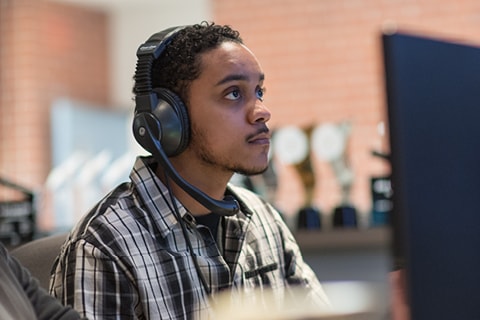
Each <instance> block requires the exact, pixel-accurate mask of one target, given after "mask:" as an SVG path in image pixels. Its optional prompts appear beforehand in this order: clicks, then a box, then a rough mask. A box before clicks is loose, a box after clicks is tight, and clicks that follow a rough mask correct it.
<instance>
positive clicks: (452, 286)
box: [382, 32, 480, 320]
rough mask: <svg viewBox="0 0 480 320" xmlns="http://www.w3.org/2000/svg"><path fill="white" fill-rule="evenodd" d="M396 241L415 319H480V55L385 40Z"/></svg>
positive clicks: (409, 37) (475, 50)
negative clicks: (403, 266) (402, 261)
mask: <svg viewBox="0 0 480 320" xmlns="http://www.w3.org/2000/svg"><path fill="white" fill-rule="evenodd" d="M382 41H383V50H384V52H383V54H384V66H385V84H386V93H387V114H388V123H389V136H390V144H391V160H392V186H393V217H392V218H393V219H392V223H393V235H394V237H393V244H394V253H395V258H399V257H400V258H402V259H404V261H405V268H406V276H407V297H408V301H409V304H410V309H411V317H412V319H413V320H416V319H421V320H423V319H435V320H441V319H448V320H451V319H462V320H466V319H480V48H479V47H475V46H473V45H467V44H465V43H460V42H455V41H451V40H450V41H445V40H441V39H438V38H433V37H427V36H420V35H414V34H411V33H406V32H405V33H402V32H395V33H390V34H383V35H382Z"/></svg>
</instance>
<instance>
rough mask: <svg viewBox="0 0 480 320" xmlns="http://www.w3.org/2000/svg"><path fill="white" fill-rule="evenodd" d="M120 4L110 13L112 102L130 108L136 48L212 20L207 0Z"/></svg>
mask: <svg viewBox="0 0 480 320" xmlns="http://www.w3.org/2000/svg"><path fill="white" fill-rule="evenodd" d="M130 3H131V4H130V5H128V4H123V5H119V6H115V7H113V8H111V9H110V10H109V15H110V34H111V44H110V48H111V52H112V55H111V60H110V61H111V65H110V68H111V69H110V70H111V71H110V74H111V79H112V88H111V92H112V101H113V103H114V105H115V106H118V107H121V108H133V102H132V100H131V99H132V85H133V80H132V77H133V74H134V72H135V65H136V62H137V58H136V55H135V54H136V50H137V48H138V46H139V45H140V44H141V43H143V42H144V41H145V40H147V39H148V37H150V36H151V35H152V34H154V33H156V32H159V31H161V30H163V29H165V28H168V27H171V26H175V25H184V24H192V23H198V22H201V21H202V20H211V19H212V12H211V7H210V1H209V0H182V1H177V0H161V1H159V0H157V1H155V2H146V3H142V4H135V3H136V1H132V2H130Z"/></svg>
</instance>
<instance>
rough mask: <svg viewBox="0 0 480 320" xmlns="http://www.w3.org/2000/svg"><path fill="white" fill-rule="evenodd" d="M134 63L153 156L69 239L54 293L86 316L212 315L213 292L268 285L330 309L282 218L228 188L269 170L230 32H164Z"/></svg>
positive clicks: (244, 57)
mask: <svg viewBox="0 0 480 320" xmlns="http://www.w3.org/2000/svg"><path fill="white" fill-rule="evenodd" d="M137 55H138V57H139V60H138V63H137V70H136V74H135V87H134V93H135V96H136V97H135V99H136V110H135V113H136V116H135V120H134V126H133V127H134V134H135V137H136V139H137V141H138V142H139V143H140V144H141V145H142V146H143V147H145V148H146V149H147V150H148V151H150V152H151V153H152V154H153V157H139V158H138V159H137V161H136V163H135V165H134V168H133V169H132V172H131V174H130V179H131V181H130V182H129V183H125V184H122V185H120V186H118V187H117V188H116V189H114V190H113V191H112V192H111V193H110V194H109V195H107V196H106V197H105V198H104V199H103V200H101V201H100V202H99V203H98V205H97V206H95V207H94V208H93V210H92V211H91V212H90V213H89V214H87V215H86V216H85V217H84V218H83V219H82V220H81V221H80V222H79V223H78V225H77V226H76V228H75V229H74V230H73V231H72V233H71V235H70V237H69V239H67V242H66V244H65V246H64V247H63V249H62V252H61V254H60V256H59V258H58V259H57V262H56V270H55V273H54V276H53V278H52V283H51V286H50V290H51V292H52V294H54V295H55V296H56V297H58V298H59V299H60V300H61V301H62V302H63V303H65V304H71V305H73V306H74V308H75V309H76V310H77V311H79V312H80V314H81V315H82V316H86V317H88V318H89V319H202V318H209V317H212V316H213V311H212V304H213V303H214V301H215V298H216V297H218V296H219V295H220V293H222V294H223V295H224V294H230V295H231V297H232V299H233V301H235V299H239V300H240V299H245V297H247V296H249V293H253V292H257V291H258V290H259V289H260V290H261V289H267V288H268V289H269V291H272V292H273V295H274V296H275V297H276V299H277V301H278V303H281V301H282V299H285V298H287V297H288V294H289V292H290V289H291V288H298V287H301V288H304V289H305V290H306V291H307V297H306V298H309V299H312V300H311V301H313V303H314V304H316V305H317V306H318V307H319V308H322V307H323V306H326V305H328V302H327V299H326V297H325V294H324V292H323V290H322V287H321V285H320V284H319V282H318V280H317V278H316V276H315V274H314V273H313V272H312V270H311V269H310V268H309V267H308V266H307V265H306V264H305V263H304V262H303V260H302V256H301V254H300V251H299V248H298V246H297V244H296V242H295V240H294V238H293V236H292V234H291V233H290V231H289V230H288V228H287V227H286V225H285V224H284V222H283V221H282V219H281V217H280V215H279V214H278V212H277V211H275V210H274V209H273V207H272V206H271V205H269V204H267V203H266V202H265V201H263V200H262V199H260V198H259V197H258V196H257V195H255V194H253V193H252V192H250V191H247V190H246V189H242V188H239V187H234V186H232V185H229V184H228V182H229V180H230V178H231V177H232V175H233V174H234V173H242V174H247V175H253V174H258V173H261V172H263V171H264V170H266V169H267V165H268V150H269V145H270V131H269V129H268V127H267V124H266V123H267V122H268V120H269V119H270V112H269V110H268V109H267V108H266V106H265V105H264V102H263V100H264V92H265V89H264V73H263V71H262V68H261V66H260V64H259V62H258V61H257V59H256V58H255V56H254V55H253V53H252V52H251V51H250V50H249V49H248V48H247V47H246V46H245V45H244V44H243V42H242V39H241V38H240V36H239V34H238V32H237V31H234V30H232V29H231V28H230V27H228V26H220V25H215V24H213V23H211V24H210V23H202V24H199V25H194V26H186V27H181V28H174V29H168V30H166V31H164V32H162V33H159V34H155V35H153V36H152V37H151V38H150V39H149V40H148V41H147V42H146V43H145V44H143V45H142V46H140V47H139V49H138V51H137ZM225 197H227V198H226V199H225V200H222V199H224V198H225ZM252 296H253V295H252Z"/></svg>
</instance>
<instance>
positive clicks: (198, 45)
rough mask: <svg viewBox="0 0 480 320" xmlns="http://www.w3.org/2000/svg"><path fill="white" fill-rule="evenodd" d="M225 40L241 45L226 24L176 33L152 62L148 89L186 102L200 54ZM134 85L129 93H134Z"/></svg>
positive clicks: (237, 37) (204, 25)
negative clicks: (159, 89)
mask: <svg viewBox="0 0 480 320" xmlns="http://www.w3.org/2000/svg"><path fill="white" fill-rule="evenodd" d="M226 41H232V42H236V43H242V44H243V40H242V38H241V37H240V33H239V32H238V31H236V30H233V29H232V28H231V27H230V26H228V25H217V24H215V23H213V22H210V23H209V22H206V21H204V22H202V23H200V24H195V25H191V26H186V27H185V28H183V29H181V30H179V31H177V33H176V34H175V36H174V37H173V39H172V41H171V42H170V43H169V44H168V45H167V47H166V48H165V49H164V51H163V52H162V54H161V55H160V56H159V57H158V59H156V60H155V61H154V62H153V66H152V74H151V79H152V88H159V87H162V88H166V89H169V90H170V91H172V92H174V93H175V94H177V95H178V96H179V97H180V99H182V101H184V102H185V103H186V102H187V101H188V95H187V92H188V88H189V85H190V83H191V82H192V81H193V80H195V79H196V78H198V76H199V75H200V73H201V71H202V70H201V65H200V58H199V57H200V55H201V54H202V53H205V52H206V51H208V50H211V49H215V48H217V47H218V46H219V45H220V44H222V43H223V42H226ZM136 86H137V84H135V86H134V88H133V92H134V93H136V92H137V91H136Z"/></svg>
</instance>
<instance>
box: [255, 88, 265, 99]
mask: <svg viewBox="0 0 480 320" xmlns="http://www.w3.org/2000/svg"><path fill="white" fill-rule="evenodd" d="M265 91H266V89H265V88H258V89H257V98H258V100H260V101H263V96H264V95H265Z"/></svg>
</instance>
